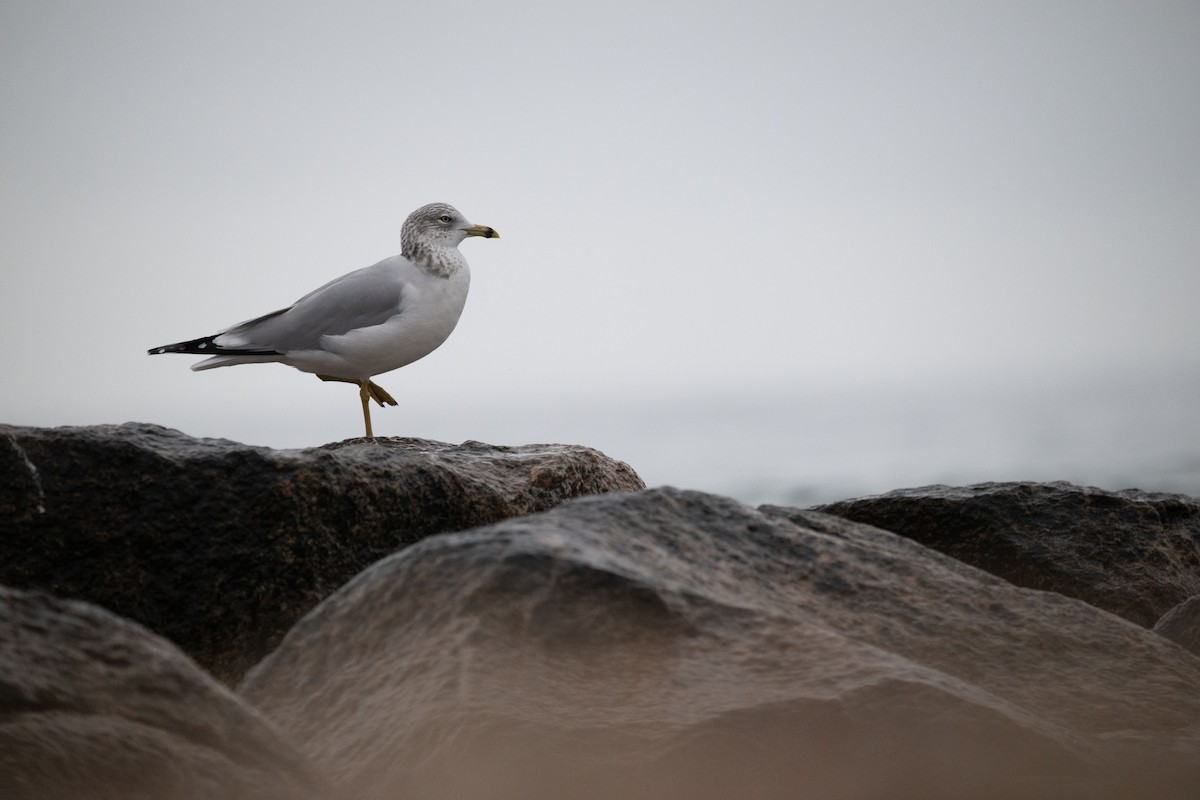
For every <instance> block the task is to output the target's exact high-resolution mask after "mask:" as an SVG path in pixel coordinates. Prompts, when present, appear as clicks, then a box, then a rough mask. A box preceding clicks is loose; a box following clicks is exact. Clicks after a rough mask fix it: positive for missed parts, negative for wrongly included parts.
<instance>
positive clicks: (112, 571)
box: [0, 423, 643, 682]
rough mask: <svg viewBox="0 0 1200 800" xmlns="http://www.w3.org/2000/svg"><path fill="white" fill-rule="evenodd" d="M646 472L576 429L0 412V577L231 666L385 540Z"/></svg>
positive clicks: (489, 518)
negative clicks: (516, 441) (206, 434)
mask: <svg viewBox="0 0 1200 800" xmlns="http://www.w3.org/2000/svg"><path fill="white" fill-rule="evenodd" d="M641 488H643V484H642V482H641V479H639V478H638V476H637V475H636V474H635V473H634V471H633V470H632V469H630V468H629V467H628V466H627V465H625V464H623V463H621V462H619V461H616V460H614V459H611V458H608V457H606V456H604V455H603V454H601V453H599V452H597V451H595V450H591V449H589V448H586V447H578V446H569V445H527V446H522V447H497V446H492V445H486V444H481V443H479V442H466V443H463V444H461V445H450V444H443V443H440V442H433V441H427V440H422V439H394V438H380V439H376V440H363V439H359V440H350V441H346V442H340V443H337V444H331V445H327V446H325V447H316V448H310V449H305V450H272V449H268V448H263V447H250V446H247V445H243V444H238V443H236V442H230V441H225V440H217V439H195V438H192V437H190V436H186V435H184V434H182V433H180V432H178V431H174V430H169V429H166V428H162V427H158V426H155V425H147V424H133V423H131V424H126V425H102V426H94V427H82V428H52V429H45V428H21V427H13V426H0V584H6V585H9V586H14V587H17V588H26V589H40V590H44V591H47V592H51V593H53V594H55V595H58V596H61V597H67V598H76V599H81V600H86V601H88V602H91V603H95V604H97V605H100V606H103V607H104V608H107V609H109V610H111V611H113V612H115V613H117V614H120V615H121V616H124V617H127V618H129V619H132V620H135V621H137V622H139V623H141V624H143V625H145V626H146V627H148V628H150V629H151V630H153V631H155V632H156V633H159V634H161V635H163V636H165V637H167V638H168V639H170V640H171V641H173V642H174V643H175V644H177V645H178V646H179V647H181V648H182V649H183V650H184V651H185V652H187V653H188V654H189V655H190V656H191V657H192V658H194V659H195V660H196V661H198V662H199V663H200V664H201V665H202V666H204V667H205V668H206V669H208V670H209V671H211V672H212V673H213V674H214V675H216V676H217V677H219V678H221V679H222V680H225V681H228V682H236V680H237V679H238V678H239V677H240V676H241V674H242V673H243V672H244V670H245V669H246V668H247V667H248V666H250V665H251V664H253V663H255V662H256V661H258V660H259V659H260V658H262V656H263V655H265V654H266V653H267V652H269V651H270V649H271V648H273V647H274V646H275V644H277V643H278V641H279V640H280V639H281V638H282V637H283V634H284V633H286V631H287V630H288V628H289V627H290V626H291V624H292V623H293V622H294V621H295V620H296V619H298V618H299V617H300V616H302V615H303V614H304V613H305V612H306V611H308V610H309V609H310V608H312V607H313V606H314V605H316V604H317V603H318V602H320V600H321V599H323V598H324V597H325V596H327V595H328V594H330V593H331V592H333V591H334V590H335V589H336V588H337V587H338V586H340V585H341V584H342V583H343V582H345V581H346V580H348V579H349V578H351V577H352V576H353V575H355V574H356V573H357V572H359V571H360V570H362V569H364V568H365V567H367V566H368V565H370V564H371V563H372V562H374V561H376V560H378V559H380V558H382V557H383V556H386V555H388V554H389V553H392V552H394V551H396V550H399V549H401V548H403V547H405V546H407V545H410V544H412V543H413V542H416V541H419V540H420V539H422V538H424V537H426V536H429V535H431V534H435V533H440V532H443V531H456V530H462V529H466V528H471V527H475V526H478V525H485V524H489V523H493V522H497V521H499V520H502V519H505V518H508V517H513V516H518V515H521V514H528V513H531V512H536V511H543V510H546V509H548V508H551V507H553V506H555V505H557V504H558V503H561V502H563V501H564V500H567V499H569V498H573V497H578V496H582V495H589V494H596V493H602V492H621V491H630V490H636V489H641Z"/></svg>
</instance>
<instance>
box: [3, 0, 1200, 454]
mask: <svg viewBox="0 0 1200 800" xmlns="http://www.w3.org/2000/svg"><path fill="white" fill-rule="evenodd" d="M1198 42H1200V4H1197V3H1195V2H1191V1H1189V2H1066V1H1065V0H1056V1H1055V2H1052V3H1046V2H1013V1H1008V2H961V1H959V0H955V1H954V2H916V3H894V2H881V3H859V2H829V3H807V2H797V0H788V2H758V3H755V2H703V0H689V2H655V0H637V2H625V1H624V0H615V2H605V3H588V4H582V3H579V4H574V3H551V2H523V3H512V4H504V3H494V2H490V3H483V2H471V0H467V1H466V2H457V3H452V4H446V3H429V2H352V1H351V2H347V0H337V2H328V3H316V2H303V0H299V1H297V0H290V1H289V2H253V3H247V2H244V0H238V2H214V1H213V0H205V1H204V2H161V1H159V0H146V1H145V2H123V1H122V0H109V1H107V2H103V3H99V2H61V1H60V0H38V1H37V2H33V1H32V0H26V1H24V2H22V1H19V0H0V108H2V119H3V124H2V128H0V212H2V214H3V220H4V226H5V233H4V236H3V238H2V240H0V266H2V269H3V271H2V273H0V310H2V315H0V334H2V336H3V341H4V342H5V343H6V344H5V347H4V355H3V360H2V364H3V378H2V379H0V380H3V384H4V391H3V393H2V396H0V420H2V421H5V422H11V423H18V424H31V425H62V424H91V423H100V422H124V421H127V420H139V421H148V422H157V423H161V424H165V425H169V426H172V427H177V428H181V429H183V430H185V431H187V432H188V433H192V434H196V435H207V436H223V437H228V438H234V439H240V440H243V441H248V442H252V443H256V444H270V445H277V446H299V445H306V444H320V443H323V442H325V441H330V440H336V439H340V438H345V437H348V436H355V435H359V434H360V433H361V428H360V425H361V419H360V416H359V413H358V410H357V397H356V395H355V392H354V390H353V388H352V387H347V386H340V385H332V384H321V383H319V382H318V381H317V380H316V379H314V378H313V377H311V376H309V375H303V374H301V373H298V372H295V371H294V370H290V369H288V368H286V367H281V366H278V365H270V366H265V367H264V366H247V367H236V368H232V369H224V370H214V371H210V372H205V373H192V372H190V371H189V370H188V369H187V367H188V365H189V364H190V363H191V362H192V361H193V360H195V359H193V358H190V357H182V356H176V357H172V356H161V357H154V358H150V357H148V356H146V355H145V350H146V349H147V348H149V347H151V346H155V345H159V344H164V343H167V342H173V341H177V340H180V339H186V338H192V337H196V336H200V335H204V334H208V333H213V332H215V331H217V330H219V329H220V328H222V327H224V326H227V325H230V324H232V323H235V322H238V321H240V320H243V319H246V318H249V317H253V316H257V315H259V314H261V313H265V312H267V311H271V310H274V309H276V308H280V307H282V306H285V305H287V304H289V303H290V302H292V301H293V300H295V299H296V298H298V297H299V296H301V295H302V294H304V293H306V292H307V291H309V290H310V289H312V288H314V287H316V286H317V285H319V284H321V283H323V282H325V281H326V280H328V279H330V278H332V277H335V276H336V275H339V274H341V273H343V272H346V271H349V270H351V269H354V268H357V267H360V266H366V265H368V264H371V263H374V262H375V261H377V260H379V259H380V258H383V257H385V256H388V255H391V254H393V253H395V252H397V250H398V248H399V229H400V224H401V222H402V221H403V219H404V217H405V216H406V215H407V214H408V213H409V212H410V211H412V210H413V209H414V208H416V207H418V206H420V205H422V204H424V203H427V202H431V201H435V200H437V201H446V202H450V203H453V204H455V205H456V206H458V207H459V208H460V209H461V210H462V211H463V212H464V213H465V214H466V215H467V216H468V218H470V219H471V220H472V221H474V222H477V223H483V224H487V225H491V226H493V227H495V228H496V229H498V230H499V231H500V233H501V235H502V238H501V239H499V240H495V241H484V240H474V239H472V240H470V241H467V242H466V243H464V245H463V248H462V249H463V251H464V253H465V254H466V256H467V258H468V260H469V261H470V263H471V267H472V274H473V285H472V289H471V297H470V299H469V301H468V303H467V308H466V311H465V313H464V316H463V319H462V321H461V323H460V325H459V328H458V330H457V331H456V332H455V333H454V335H453V336H451V338H450V340H449V341H448V342H447V343H446V344H445V345H444V346H443V347H442V348H441V349H440V350H438V351H437V352H435V353H434V354H433V355H431V356H429V357H428V358H426V359H425V360H423V361H421V362H418V363H416V364H413V365H411V366H409V367H406V368H404V369H403V370H401V371H399V372H397V373H393V374H390V375H388V376H385V377H384V378H381V379H380V381H379V382H380V383H381V384H383V385H384V386H385V387H386V388H388V389H389V390H390V391H391V392H392V393H393V394H394V395H396V397H397V398H399V399H401V408H400V409H389V410H386V411H384V412H377V414H376V419H375V423H376V424H375V428H376V431H377V432H378V433H380V434H385V435H422V436H431V437H436V438H447V439H450V440H461V439H466V438H488V437H490V438H492V439H493V440H500V441H506V440H507V443H516V442H514V441H512V440H511V439H507V437H506V429H505V423H504V419H503V414H502V413H500V412H499V411H497V410H496V409H503V408H524V409H525V411H527V412H528V411H530V410H531V409H532V411H533V412H534V414H535V416H536V415H543V414H544V415H545V417H546V418H547V419H551V418H553V417H554V416H555V414H556V411H557V410H559V409H564V408H568V407H576V406H577V405H578V404H579V403H582V402H597V401H598V400H600V401H602V400H603V398H613V399H614V401H617V400H619V401H620V402H634V403H636V402H639V401H641V400H644V401H645V402H648V403H649V402H668V401H680V400H686V398H704V397H711V396H721V397H728V396H736V395H739V394H747V395H749V394H761V393H772V392H774V393H778V392H789V391H794V390H797V389H798V388H801V389H802V388H804V387H813V386H816V387H842V386H847V385H862V386H867V385H877V386H880V387H897V388H907V387H911V386H912V385H914V384H920V383H922V382H925V381H936V380H944V381H954V380H957V379H959V378H963V379H967V378H969V379H972V380H984V381H986V380H988V379H993V378H994V379H997V380H999V379H1004V378H1006V377H1010V376H1013V375H1024V376H1037V375H1053V374H1055V373H1058V372H1063V371H1066V372H1069V373H1072V374H1075V373H1078V374H1084V373H1088V372H1102V371H1106V370H1107V371H1110V372H1111V373H1116V372H1119V371H1121V370H1126V369H1129V368H1130V367H1132V366H1134V365H1137V366H1139V367H1141V368H1145V369H1150V370H1154V369H1160V370H1163V371H1170V370H1175V369H1196V368H1197V367H1198V366H1200V348H1198V347H1197V343H1198V341H1200V336H1198V334H1200V314H1198V313H1197V310H1196V309H1197V298H1198V297H1200V46H1198V44H1197V43H1198ZM485 423H486V424H485ZM556 432H557V431H556ZM567 435H569V432H568V434H567ZM513 436H520V437H521V440H524V439H525V438H527V437H529V436H534V437H535V438H536V432H531V431H530V429H529V427H528V426H525V427H522V428H521V429H520V430H519V431H517V432H514V433H513ZM618 455H620V454H618ZM635 466H636V464H635Z"/></svg>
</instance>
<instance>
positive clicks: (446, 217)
mask: <svg viewBox="0 0 1200 800" xmlns="http://www.w3.org/2000/svg"><path fill="white" fill-rule="evenodd" d="M451 219H453V217H451V216H450V215H449V214H442V215H441V216H440V217H438V222H449V221H450V220H451Z"/></svg>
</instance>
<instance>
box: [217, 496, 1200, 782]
mask: <svg viewBox="0 0 1200 800" xmlns="http://www.w3.org/2000/svg"><path fill="white" fill-rule="evenodd" d="M239 691H240V692H241V693H242V695H243V696H244V697H245V698H246V699H247V700H248V701H250V702H252V703H253V704H255V705H256V706H257V707H258V708H259V709H260V710H261V711H262V712H263V713H264V714H265V715H266V716H268V717H269V718H270V719H271V720H272V721H274V722H275V723H276V724H277V725H278V726H279V727H280V729H281V730H283V731H284V732H285V733H286V735H287V736H288V737H289V739H290V740H291V741H292V742H293V744H294V745H295V746H296V747H297V748H298V749H299V750H300V751H301V752H303V753H304V754H305V755H306V756H307V757H308V758H309V759H310V760H311V763H312V764H313V765H314V766H315V767H316V768H319V769H320V770H321V771H322V772H323V773H324V774H325V775H327V776H328V777H329V779H330V780H331V781H332V782H333V783H334V784H335V786H336V787H337V791H338V792H339V795H340V796H341V797H346V798H349V797H353V798H358V799H360V800H362V799H365V800H377V799H382V798H396V797H404V798H434V797H454V798H458V799H459V800H471V799H472V798H491V799H492V800H507V799H509V798H511V799H512V800H516V798H526V799H527V798H564V797H567V798H574V799H577V800H591V799H592V798H595V800H600V798H612V797H621V798H633V799H635V800H638V799H640V798H646V800H649V799H650V798H654V799H655V800H658V799H659V798H700V799H703V798H712V799H713V800H716V799H717V798H730V797H739V798H754V799H756V800H762V799H764V798H772V799H773V798H780V799H781V800H782V798H789V799H790V798H797V797H820V798H835V799H837V800H884V799H885V798H886V799H887V800H917V799H918V798H920V799H921V800H943V799H945V800H950V799H951V798H953V799H954V800H1032V799H1033V798H1042V799H1044V800H1050V798H1054V799H1055V800H1063V799H1064V798H1078V799H1079V800H1082V799H1083V798H1088V800H1110V799H1111V800H1116V798H1127V797H1155V798H1158V799H1159V800H1176V798H1178V799H1179V800H1183V798H1193V797H1195V796H1197V795H1196V790H1197V788H1200V770H1198V768H1200V659H1197V658H1196V657H1195V656H1193V655H1191V654H1190V653H1188V652H1187V651H1185V650H1184V649H1182V648H1180V647H1178V646H1176V645H1175V644H1173V643H1171V642H1169V641H1167V640H1166V639H1164V638H1163V637H1160V636H1158V635H1156V634H1154V633H1152V632H1151V631H1149V630H1146V629H1144V628H1142V627H1139V626H1137V625H1134V624H1132V623H1130V622H1128V621H1126V620H1123V619H1120V618H1119V617H1116V616H1113V615H1111V614H1108V613H1105V612H1103V611H1100V610H1098V609H1096V608H1095V607H1093V606H1091V605H1088V604H1087V603H1084V602H1081V601H1079V600H1076V599H1072V598H1068V597H1064V596H1062V595H1058V594H1052V593H1047V592H1037V591H1031V590H1027V589H1022V588H1019V587H1017V586H1014V585H1012V584H1011V583H1009V582H1007V581H1005V580H1001V579H999V578H997V577H994V576H992V575H989V574H987V573H986V572H983V571H981V570H978V569H976V568H974V567H971V566H968V565H966V564H964V563H962V562H959V561H956V560H954V559H951V558H949V557H947V556H945V555H942V554H940V553H938V552H935V551H933V550H930V549H928V548H925V547H923V546H921V545H919V544H917V543H915V542H913V541H911V540H909V539H906V538H903V537H900V536H897V535H895V534H892V533H889V532H886V531H883V530H880V529H877V528H874V527H871V526H868V525H863V524H859V523H854V522H850V521H848V520H845V519H843V518H840V517H835V516H831V515H828V514H822V513H817V512H813V511H802V510H797V509H786V508H774V507H764V508H762V509H758V510H756V509H752V508H749V507H747V506H744V505H741V504H739V503H736V502H734V501H732V500H728V499H725V498H720V497H715V496H712V495H706V494H701V493H696V492H683V491H677V490H670V489H660V490H651V491H644V492H637V493H630V494H612V495H605V496H600V497H591V498H585V499H581V500H576V501H572V502H568V503H565V504H563V505H560V506H558V507H557V508H555V509H553V510H551V511H548V512H545V513H542V514H536V515H531V516H526V517H522V518H518V519H510V520H506V521H503V522H500V523H497V524H493V525H490V526H486V527H483V528H479V529H476V530H473V531H467V532H461V533H454V534H447V535H444V536H437V537H431V538H428V539H425V540H423V541H422V542H420V543H418V544H416V545H414V546H412V547H410V548H407V549H405V550H403V551H401V552H399V553H396V554H394V555H391V556H389V557H387V558H385V559H383V560H381V561H379V562H378V563H376V564H374V565H373V566H372V567H370V568H369V569H367V570H366V571H364V572H363V573H361V574H360V575H358V576H357V577H356V578H355V579H354V580H353V581H351V582H350V583H348V584H347V585H345V586H344V587H342V588H341V589H340V590H339V591H337V592H336V593H335V594H333V595H332V596H331V597H329V598H328V599H327V600H326V601H325V602H323V603H322V604H320V605H319V606H318V607H317V608H315V609H314V610H313V611H312V612H310V613H309V614H308V615H306V616H305V617H304V618H303V619H302V620H301V621H300V622H298V623H297V624H296V626H295V627H294V628H293V629H292V631H291V632H290V633H289V634H288V636H287V637H286V638H285V640H284V641H283V643H282V644H281V645H280V647H279V648H278V649H277V650H276V651H275V652H273V653H272V654H271V655H270V656H268V657H267V658H266V659H265V660H264V661H263V662H262V663H260V664H258V665H257V666H256V667H254V668H253V669H252V670H251V671H250V672H249V673H248V674H247V675H246V677H245V679H244V681H243V682H242V684H241V686H240V688H239Z"/></svg>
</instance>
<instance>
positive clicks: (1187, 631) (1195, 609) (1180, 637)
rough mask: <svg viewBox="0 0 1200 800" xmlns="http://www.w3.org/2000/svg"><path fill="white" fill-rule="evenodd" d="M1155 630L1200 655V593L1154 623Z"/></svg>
mask: <svg viewBox="0 0 1200 800" xmlns="http://www.w3.org/2000/svg"><path fill="white" fill-rule="evenodd" d="M1154 632H1155V633H1157V634H1158V635H1159V636H1165V637H1167V638H1168V639H1170V640H1171V641H1173V642H1175V644H1177V645H1179V646H1181V647H1184V648H1187V649H1188V650H1190V651H1191V652H1193V653H1195V654H1196V655H1198V656H1200V595H1196V596H1194V597H1189V598H1188V599H1187V600H1184V601H1183V602H1182V603H1180V604H1179V605H1177V606H1175V607H1174V608H1172V609H1171V610H1170V611H1168V612H1167V613H1165V614H1163V615H1162V618H1161V619H1160V620H1159V621H1158V622H1156V623H1154Z"/></svg>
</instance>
